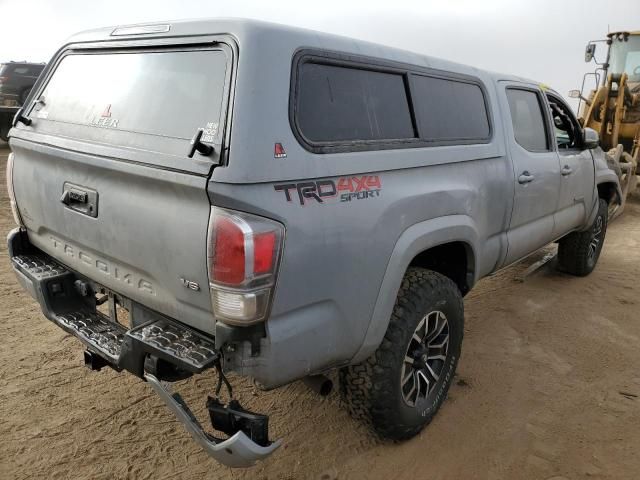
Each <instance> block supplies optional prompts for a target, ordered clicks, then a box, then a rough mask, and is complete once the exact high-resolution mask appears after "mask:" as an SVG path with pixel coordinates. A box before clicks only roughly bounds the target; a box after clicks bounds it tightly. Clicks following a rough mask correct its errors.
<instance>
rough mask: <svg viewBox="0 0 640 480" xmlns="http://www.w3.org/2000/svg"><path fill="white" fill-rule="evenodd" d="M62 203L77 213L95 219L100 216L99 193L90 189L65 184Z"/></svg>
mask: <svg viewBox="0 0 640 480" xmlns="http://www.w3.org/2000/svg"><path fill="white" fill-rule="evenodd" d="M60 202H62V203H64V204H65V205H66V207H67V208H68V209H70V210H73V211H75V212H78V213H82V214H84V215H88V216H90V217H94V218H95V217H97V216H98V192H96V191H95V190H91V189H90V188H86V187H81V186H79V185H73V184H72V183H68V182H65V184H64V185H63V190H62V197H60Z"/></svg>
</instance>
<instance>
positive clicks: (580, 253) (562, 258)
mask: <svg viewBox="0 0 640 480" xmlns="http://www.w3.org/2000/svg"><path fill="white" fill-rule="evenodd" d="M608 221H609V204H608V203H607V201H606V200H604V199H602V198H601V199H600V200H599V204H598V213H597V215H596V218H595V220H594V221H593V224H592V225H591V227H589V229H588V230H585V231H584V232H573V233H570V234H569V235H567V236H566V237H564V238H562V239H561V240H560V242H558V270H560V271H561V272H565V273H569V274H571V275H576V276H580V277H584V276H585V275H589V274H590V273H591V272H592V271H593V269H594V268H595V266H596V264H597V263H598V258H600V252H601V251H602V246H603V244H604V239H605V235H606V233H607V223H608ZM598 232H600V233H599V234H598ZM596 235H598V236H599V241H598V245H597V247H596V248H595V251H594V252H593V254H591V253H590V252H591V248H590V246H591V245H592V242H593V240H594V238H595V236H596Z"/></svg>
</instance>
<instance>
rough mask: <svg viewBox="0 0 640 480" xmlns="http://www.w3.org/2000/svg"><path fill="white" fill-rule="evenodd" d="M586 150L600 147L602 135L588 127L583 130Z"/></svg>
mask: <svg viewBox="0 0 640 480" xmlns="http://www.w3.org/2000/svg"><path fill="white" fill-rule="evenodd" d="M583 135H584V142H583V145H584V148H587V149H592V148H596V147H597V146H599V145H600V135H598V132H596V131H595V130H594V129H593V128H589V127H586V128H585V129H584V130H583Z"/></svg>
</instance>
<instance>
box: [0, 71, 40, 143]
mask: <svg viewBox="0 0 640 480" xmlns="http://www.w3.org/2000/svg"><path fill="white" fill-rule="evenodd" d="M44 67H45V64H44V63H29V62H9V63H1V64H0V138H1V139H2V140H4V141H7V137H8V134H9V129H10V128H11V121H12V119H13V116H14V115H15V114H16V112H17V111H18V110H19V109H20V107H22V104H23V103H24V101H25V100H26V99H27V96H28V95H29V92H30V91H31V88H32V87H33V85H34V84H35V83H36V80H38V77H39V76H40V73H41V72H42V70H43V69H44Z"/></svg>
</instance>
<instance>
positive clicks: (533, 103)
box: [507, 88, 550, 152]
mask: <svg viewBox="0 0 640 480" xmlns="http://www.w3.org/2000/svg"><path fill="white" fill-rule="evenodd" d="M507 99H508V101H509V110H510V111H511V122H512V123H513V133H514V136H515V139H516V142H518V144H519V145H520V146H521V147H523V148H524V149H526V150H528V151H530V152H547V151H549V150H550V148H549V140H548V136H547V124H546V122H545V116H544V110H543V106H542V102H541V99H540V96H539V95H538V94H537V93H536V92H535V91H533V90H523V89H518V88H508V89H507Z"/></svg>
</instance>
